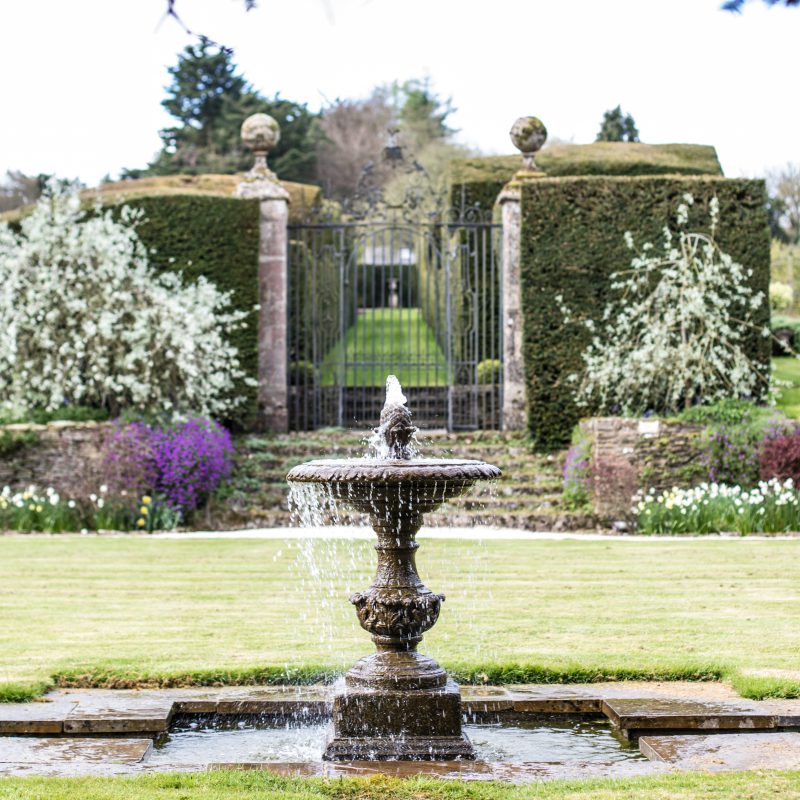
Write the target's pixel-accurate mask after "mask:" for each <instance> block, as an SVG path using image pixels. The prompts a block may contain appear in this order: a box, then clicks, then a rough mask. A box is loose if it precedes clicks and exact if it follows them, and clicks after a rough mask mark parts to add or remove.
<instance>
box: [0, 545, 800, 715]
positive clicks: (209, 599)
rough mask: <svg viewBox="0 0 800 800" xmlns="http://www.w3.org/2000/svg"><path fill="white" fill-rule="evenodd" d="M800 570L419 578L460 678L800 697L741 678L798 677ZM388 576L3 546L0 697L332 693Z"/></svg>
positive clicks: (282, 552)
mask: <svg viewBox="0 0 800 800" xmlns="http://www.w3.org/2000/svg"><path fill="white" fill-rule="evenodd" d="M799 555H800V540H798V541H754V540H735V541H730V540H708V539H705V540H687V541H665V540H652V541H647V540H645V541H616V540H612V541H585V540H584V541H580V540H567V541H560V542H559V541H530V542H511V541H485V542H474V541H443V540H427V541H424V542H423V547H422V548H421V550H420V552H419V557H418V563H419V567H420V571H421V574H422V577H423V579H424V580H425V581H426V583H427V584H428V585H429V586H430V587H431V588H433V589H435V590H436V591H443V592H445V593H446V595H447V602H446V604H445V605H444V607H443V610H442V615H441V617H440V620H439V623H438V624H437V626H436V628H435V629H434V630H433V631H431V632H430V633H429V634H427V635H426V637H425V642H424V643H423V645H422V650H423V651H424V652H427V653H430V654H431V655H433V656H434V657H436V658H438V659H440V660H441V661H442V662H443V663H444V664H445V665H446V666H448V667H451V668H454V669H455V670H456V674H457V677H459V678H461V679H462V680H488V681H493V682H502V681H509V682H522V681H526V680H528V681H531V680H562V681H576V680H580V681H585V680H593V679H600V678H602V677H604V676H612V677H614V676H616V677H623V678H624V677H642V678H659V677H662V678H703V677H706V678H708V677H714V676H717V677H719V676H725V675H727V676H730V677H732V678H733V679H734V685H735V686H736V687H737V688H738V689H739V690H740V691H744V692H745V693H747V694H748V695H750V696H756V697H757V696H763V694H764V693H765V692H774V693H777V694H788V695H790V696H791V695H794V696H798V694H800V682H798V681H795V680H792V679H791V675H789V676H788V677H787V679H786V680H783V681H781V680H778V679H764V678H752V677H747V678H745V677H743V675H742V670H745V671H746V670H760V669H769V670H773V671H774V670H778V671H781V670H790V671H791V670H795V671H796V670H797V668H798V663H800V625H798V621H800V558H798V556H799ZM374 558H375V554H374V551H373V549H372V546H371V542H369V541H342V540H339V541H336V540H327V541H326V540H316V541H314V540H298V541H289V542H283V541H270V540H246V539H236V540H186V539H184V540H163V539H161V540H159V539H154V538H148V537H114V538H111V537H107V538H102V537H92V536H83V537H81V536H74V535H72V536H68V535H60V536H52V537H25V536H16V537H12V536H9V537H0V621H2V624H1V625H0V697H4V699H6V700H9V699H14V698H15V697H20V696H23V697H24V691H22V692H20V691H17V690H16V689H14V685H16V687H17V689H20V688H21V689H22V690H25V688H26V686H28V687H29V686H31V685H32V684H34V683H35V682H37V681H48V680H50V679H51V678H52V677H53V676H56V677H58V676H60V678H61V681H62V682H72V683H77V684H83V685H110V686H114V685H137V684H148V683H149V684H151V685H154V684H169V683H193V682H200V683H203V682H206V683H208V682H223V683H224V682H228V683H231V682H239V681H250V682H264V681H267V680H276V681H284V680H297V679H302V678H305V679H308V680H313V679H318V678H319V677H320V671H322V670H326V669H327V670H330V669H339V668H342V667H344V666H346V665H348V664H349V663H352V661H353V660H355V658H357V657H358V656H359V655H362V654H365V653H368V652H370V651H371V649H372V645H371V643H370V641H369V637H368V636H367V634H366V633H364V631H362V630H361V629H360V628H359V627H358V624H357V621H356V619H355V614H354V613H353V610H352V607H351V606H350V604H349V603H348V602H347V597H348V596H349V594H350V592H352V591H354V590H356V589H359V588H362V587H365V586H367V585H368V583H369V580H370V577H371V572H372V569H373V564H374ZM295 668H303V669H304V670H305V672H304V673H302V674H293V673H291V670H292V669H295ZM796 674H797V673H796V672H795V675H796ZM784 677H786V676H784ZM3 684H4V685H5V693H4V691H3ZM20 685H21V686H20Z"/></svg>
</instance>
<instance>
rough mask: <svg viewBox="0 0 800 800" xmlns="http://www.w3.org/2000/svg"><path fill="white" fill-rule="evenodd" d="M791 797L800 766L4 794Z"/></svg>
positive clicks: (389, 798) (243, 779)
mask: <svg viewBox="0 0 800 800" xmlns="http://www.w3.org/2000/svg"><path fill="white" fill-rule="evenodd" d="M643 797H647V798H649V799H650V800H730V799H731V798H747V800H775V798H781V800H792V799H793V798H800V772H729V773H721V774H720V773H717V774H708V773H705V774H704V773H678V774H675V775H659V776H657V777H649V778H622V779H593V780H584V781H574V780H573V781H547V782H537V783H533V784H527V785H518V786H514V785H509V784H505V783H496V782H495V783H484V782H481V781H471V782H468V781H456V780H441V779H439V778H410V779H397V778H388V777H385V776H382V775H377V776H375V777H372V778H334V779H327V780H326V779H321V778H305V779H304V778H282V777H278V776H276V775H272V774H270V773H269V772H262V771H232V770H230V771H228V770H226V771H218V772H207V773H195V774H175V773H172V774H170V773H167V774H152V775H140V776H136V777H109V778H42V777H28V778H4V779H0V800H23V799H24V800H187V798H198V800H199V799H200V798H202V800H244V799H245V798H246V800H266V798H270V800H533V798H539V799H540V800H578V799H580V800H640V799H641V798H643Z"/></svg>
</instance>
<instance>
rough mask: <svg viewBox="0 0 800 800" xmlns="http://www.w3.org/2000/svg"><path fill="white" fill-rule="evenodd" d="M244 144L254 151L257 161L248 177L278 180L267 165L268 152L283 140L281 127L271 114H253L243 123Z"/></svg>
mask: <svg viewBox="0 0 800 800" xmlns="http://www.w3.org/2000/svg"><path fill="white" fill-rule="evenodd" d="M241 136H242V144H243V145H244V146H245V147H246V148H247V149H248V150H252V151H253V155H255V157H256V163H255V164H254V165H253V168H252V169H251V170H250V172H248V173H247V177H248V178H249V179H251V180H264V179H265V178H267V179H270V180H274V181H277V180H278V178H277V176H276V175H275V173H274V172H273V171H272V170H271V169H270V168H269V167H268V166H267V153H269V151H270V150H272V149H273V148H274V147H275V145H276V144H278V142H279V141H280V140H281V128H280V125H278V122H277V120H275V119H273V118H272V117H271V116H270V115H269V114H252V115H251V116H249V117H248V118H247V119H246V120H245V121H244V122H243V123H242V130H241Z"/></svg>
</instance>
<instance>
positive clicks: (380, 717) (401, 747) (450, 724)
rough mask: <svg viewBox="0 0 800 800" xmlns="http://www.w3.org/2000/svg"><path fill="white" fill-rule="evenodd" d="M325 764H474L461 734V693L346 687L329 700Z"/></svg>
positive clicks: (452, 686)
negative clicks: (330, 715)
mask: <svg viewBox="0 0 800 800" xmlns="http://www.w3.org/2000/svg"><path fill="white" fill-rule="evenodd" d="M323 758H324V759H325V760H326V761H374V760H391V759H403V760H406V759H412V760H422V759H432V760H435V761H452V760H454V759H473V758H475V751H474V750H473V747H472V744H471V743H470V741H469V739H468V738H467V736H466V735H465V734H464V733H462V732H461V693H460V692H459V689H458V685H457V684H456V683H455V682H453V681H446V683H445V685H444V686H442V687H441V688H439V689H410V690H409V689H403V690H393V689H384V688H374V689H369V688H366V687H361V688H351V687H345V688H344V689H342V690H340V691H339V692H337V694H336V697H335V698H334V700H333V733H332V736H331V738H330V741H329V742H328V746H327V748H326V749H325V753H324V755H323Z"/></svg>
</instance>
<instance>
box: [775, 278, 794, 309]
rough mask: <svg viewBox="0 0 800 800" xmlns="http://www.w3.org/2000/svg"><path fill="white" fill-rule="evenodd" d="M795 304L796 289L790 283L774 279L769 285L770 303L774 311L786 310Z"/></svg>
mask: <svg viewBox="0 0 800 800" xmlns="http://www.w3.org/2000/svg"><path fill="white" fill-rule="evenodd" d="M793 304H794V289H792V287H791V286H790V285H789V284H788V283H781V281H772V282H771V283H770V285H769V305H770V308H771V309H772V310H773V311H786V309H788V308H791V307H792V305H793Z"/></svg>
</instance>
